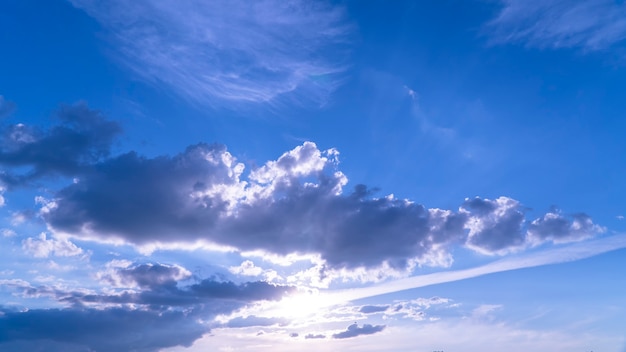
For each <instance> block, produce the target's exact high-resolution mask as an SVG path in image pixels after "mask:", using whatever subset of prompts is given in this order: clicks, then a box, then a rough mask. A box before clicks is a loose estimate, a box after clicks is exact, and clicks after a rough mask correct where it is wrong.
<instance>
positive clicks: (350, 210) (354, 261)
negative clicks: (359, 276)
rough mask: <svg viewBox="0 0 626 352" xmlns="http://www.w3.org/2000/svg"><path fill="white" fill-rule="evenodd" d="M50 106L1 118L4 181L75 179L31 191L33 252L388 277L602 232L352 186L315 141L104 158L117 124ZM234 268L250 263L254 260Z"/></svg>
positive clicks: (27, 245) (555, 215) (562, 217)
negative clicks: (198, 252)
mask: <svg viewBox="0 0 626 352" xmlns="http://www.w3.org/2000/svg"><path fill="white" fill-rule="evenodd" d="M57 115H58V116H57V117H58V118H59V120H60V123H59V125H58V126H53V127H51V128H50V129H48V130H46V131H40V130H38V129H36V128H33V127H30V126H26V125H22V124H20V125H12V126H7V127H5V129H4V131H5V133H4V136H5V138H4V140H3V143H2V149H1V151H0V164H2V165H3V166H4V167H5V168H6V170H5V172H4V174H3V176H5V179H7V180H8V179H11V180H13V181H15V180H20V181H24V180H33V179H37V178H42V177H44V176H50V175H63V176H67V177H68V178H70V177H71V179H72V183H71V184H69V185H67V186H65V187H62V188H61V189H59V190H57V191H55V192H53V193H52V196H51V197H49V198H47V199H46V198H44V197H38V198H37V202H38V204H40V206H41V207H40V211H39V216H40V217H41V218H42V219H43V220H44V221H45V222H46V224H47V226H48V229H49V232H50V234H51V235H52V237H51V238H42V239H39V240H36V239H28V240H26V241H25V242H24V243H23V246H24V249H25V250H27V251H29V252H30V253H32V254H34V255H38V256H45V255H49V254H51V253H55V254H56V255H70V254H76V253H78V251H79V249H78V248H74V247H72V243H71V242H69V239H70V238H76V239H81V240H92V241H99V242H108V243H116V244H131V245H134V246H136V247H137V248H139V249H141V250H143V251H144V252H149V251H153V250H155V249H160V248H162V249H167V248H188V247H189V246H195V248H197V247H198V246H215V245H219V246H225V247H228V248H230V249H232V250H236V251H241V252H251V251H254V252H257V253H265V254H271V255H279V256H287V255H292V254H298V255H312V256H316V257H319V258H320V262H319V264H320V265H319V267H318V268H317V269H316V270H317V272H318V273H319V275H328V274H329V272H332V271H338V270H339V271H340V270H343V271H354V270H357V269H358V270H361V269H364V270H379V272H380V275H383V276H386V275H389V273H391V272H396V273H398V272H401V273H406V272H408V271H410V270H412V269H413V268H414V267H415V266H417V265H431V266H448V265H450V263H451V262H452V260H453V258H452V255H451V249H452V248H454V247H456V246H464V247H466V248H469V249H471V250H474V251H476V252H479V253H482V254H485V255H504V254H508V253H511V252H516V251H520V250H523V249H525V248H528V247H533V246H538V245H541V244H542V243H546V242H552V243H566V242H572V241H580V240H583V239H586V238H589V237H592V236H594V235H596V234H598V233H601V232H603V231H604V229H603V228H602V227H600V226H598V225H596V224H594V223H593V221H592V220H591V219H590V218H589V216H587V215H585V214H582V213H581V214H573V215H570V214H566V213H563V212H561V211H560V210H558V209H552V210H550V211H549V212H547V213H545V214H543V215H541V216H540V217H539V218H536V219H527V217H526V211H527V209H526V208H525V207H524V206H523V205H522V204H521V203H520V202H519V201H517V200H514V199H512V198H509V197H506V196H502V197H499V198H496V199H485V198H480V197H474V198H468V199H465V200H464V201H463V202H462V203H461V204H460V206H459V207H458V208H457V209H437V208H427V207H426V206H424V205H421V204H419V203H417V202H415V201H413V200H409V199H398V198H395V197H394V196H393V195H387V196H377V195H376V194H375V192H374V191H372V189H370V188H368V187H367V186H366V185H355V186H354V187H352V189H351V190H350V189H348V188H347V187H346V186H347V183H348V179H347V177H346V176H345V175H344V174H343V173H342V172H341V171H340V169H339V152H338V151H337V150H335V149H327V150H321V149H319V148H318V147H317V145H316V144H315V143H313V142H305V143H303V144H302V145H300V146H297V147H295V148H294V149H292V150H290V151H287V152H285V153H283V154H282V155H281V156H279V157H278V158H277V159H276V160H270V161H267V162H266V163H265V164H263V165H261V166H260V167H255V168H252V169H250V170H246V167H245V165H244V164H243V163H240V162H238V161H237V158H236V157H235V156H233V155H232V154H231V153H230V152H228V150H227V148H226V146H224V145H221V144H206V143H199V144H195V145H191V146H189V147H187V149H186V150H184V151H183V152H181V153H179V154H176V155H173V156H170V155H162V156H156V157H152V158H147V157H144V156H141V155H139V154H138V153H136V152H128V153H124V154H120V155H116V156H110V149H111V145H112V144H113V142H114V140H115V137H116V136H117V135H118V134H119V133H120V128H119V125H118V124H117V123H115V122H112V121H109V120H107V119H106V118H104V117H103V116H101V115H100V114H99V113H98V112H96V111H93V110H91V109H89V108H88V107H87V106H86V105H85V104H76V105H73V106H68V107H65V108H63V109H61V110H60V112H59V113H58V114H57ZM68 148H69V149H71V151H66V150H65V149H68ZM24 167H26V168H27V169H29V170H30V171H27V172H25V173H24V172H23V170H24ZM16 170H19V171H20V172H22V173H19V172H18V171H16ZM14 184H18V183H14ZM61 247H63V248H61ZM144 269H145V270H148V271H149V270H156V269H155V268H153V267H152V268H144ZM255 269H256V271H255ZM136 270H139V269H136ZM231 270H234V271H238V272H241V273H243V272H245V273H246V274H250V275H258V274H260V272H259V268H255V267H254V265H252V266H250V263H248V264H247V266H244V264H242V267H239V268H231ZM381 270H382V271H381ZM129 275H130V274H129ZM380 275H379V276H380ZM140 285H143V284H140Z"/></svg>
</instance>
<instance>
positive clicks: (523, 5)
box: [488, 0, 626, 51]
mask: <svg viewBox="0 0 626 352" xmlns="http://www.w3.org/2000/svg"><path fill="white" fill-rule="evenodd" d="M501 2H502V4H503V7H502V10H501V11H500V12H499V13H498V15H497V16H496V18H495V19H493V20H492V21H491V22H490V23H489V25H488V30H489V31H490V32H491V33H492V38H493V40H494V42H496V43H503V42H521V43H525V44H526V45H528V46H534V47H539V48H581V49H583V50H586V51H595V50H604V49H608V48H611V47H613V46H615V45H618V44H619V43H623V42H624V39H626V5H625V4H624V3H623V2H620V1H612V0H588V1H576V0H565V1H563V0H542V1H537V0H535V1H527V0H502V1H501Z"/></svg>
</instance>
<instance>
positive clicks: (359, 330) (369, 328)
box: [333, 323, 385, 339]
mask: <svg viewBox="0 0 626 352" xmlns="http://www.w3.org/2000/svg"><path fill="white" fill-rule="evenodd" d="M384 329H385V325H371V324H363V326H362V327H359V325H358V324H357V323H354V324H352V325H350V326H348V328H347V329H346V330H344V331H341V332H338V333H336V334H333V338H334V339H348V338H352V337H357V336H360V335H372V334H375V333H377V332H381V331H383V330H384Z"/></svg>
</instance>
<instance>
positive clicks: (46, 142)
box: [0, 103, 121, 186]
mask: <svg viewBox="0 0 626 352" xmlns="http://www.w3.org/2000/svg"><path fill="white" fill-rule="evenodd" d="M54 116H55V119H56V120H57V121H58V122H60V123H59V124H57V125H55V126H54V127H52V128H51V129H49V130H40V129H38V128H35V127H31V126H27V125H24V124H21V123H18V124H14V125H8V126H2V127H0V165H2V166H4V167H6V168H8V169H9V170H10V169H20V168H22V169H23V168H29V171H27V172H26V173H20V174H16V173H10V172H8V171H7V172H5V173H3V174H0V180H1V181H2V182H3V183H4V184H6V185H8V186H15V185H21V184H24V183H27V182H29V181H32V180H34V179H37V178H40V177H43V176H50V175H63V176H71V175H74V174H76V173H78V172H81V171H84V169H85V168H86V167H87V166H89V165H90V164H92V163H94V162H96V161H98V160H100V159H102V158H105V157H107V156H108V155H109V152H110V148H111V145H112V143H113V141H114V139H115V137H117V136H118V135H119V134H120V132H121V128H120V126H119V125H118V124H117V123H116V122H113V121H110V120H107V119H106V118H105V117H104V116H102V115H101V114H100V113H99V112H98V111H95V110H92V109H90V108H89V107H88V106H87V105H86V104H85V103H77V104H74V105H69V106H63V107H61V108H60V109H59V110H58V111H57V112H56V113H55V115H54Z"/></svg>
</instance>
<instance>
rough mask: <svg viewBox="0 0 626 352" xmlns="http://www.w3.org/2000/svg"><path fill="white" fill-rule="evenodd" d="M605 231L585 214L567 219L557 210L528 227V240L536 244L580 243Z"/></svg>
mask: <svg viewBox="0 0 626 352" xmlns="http://www.w3.org/2000/svg"><path fill="white" fill-rule="evenodd" d="M605 231H606V229H605V228H604V227H601V226H598V225H596V224H594V223H593V221H591V218H590V217H589V216H588V215H586V214H574V215H572V216H571V219H568V218H567V217H565V216H564V215H563V214H561V212H560V211H558V210H555V211H553V212H548V213H546V214H545V215H544V216H543V217H541V218H539V219H536V220H534V221H533V222H531V223H530V224H529V225H528V234H529V236H530V240H531V241H532V242H538V243H541V242H545V241H552V242H554V243H566V242H573V241H581V240H584V239H587V238H590V237H592V236H595V235H596V234H598V233H602V232H605Z"/></svg>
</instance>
